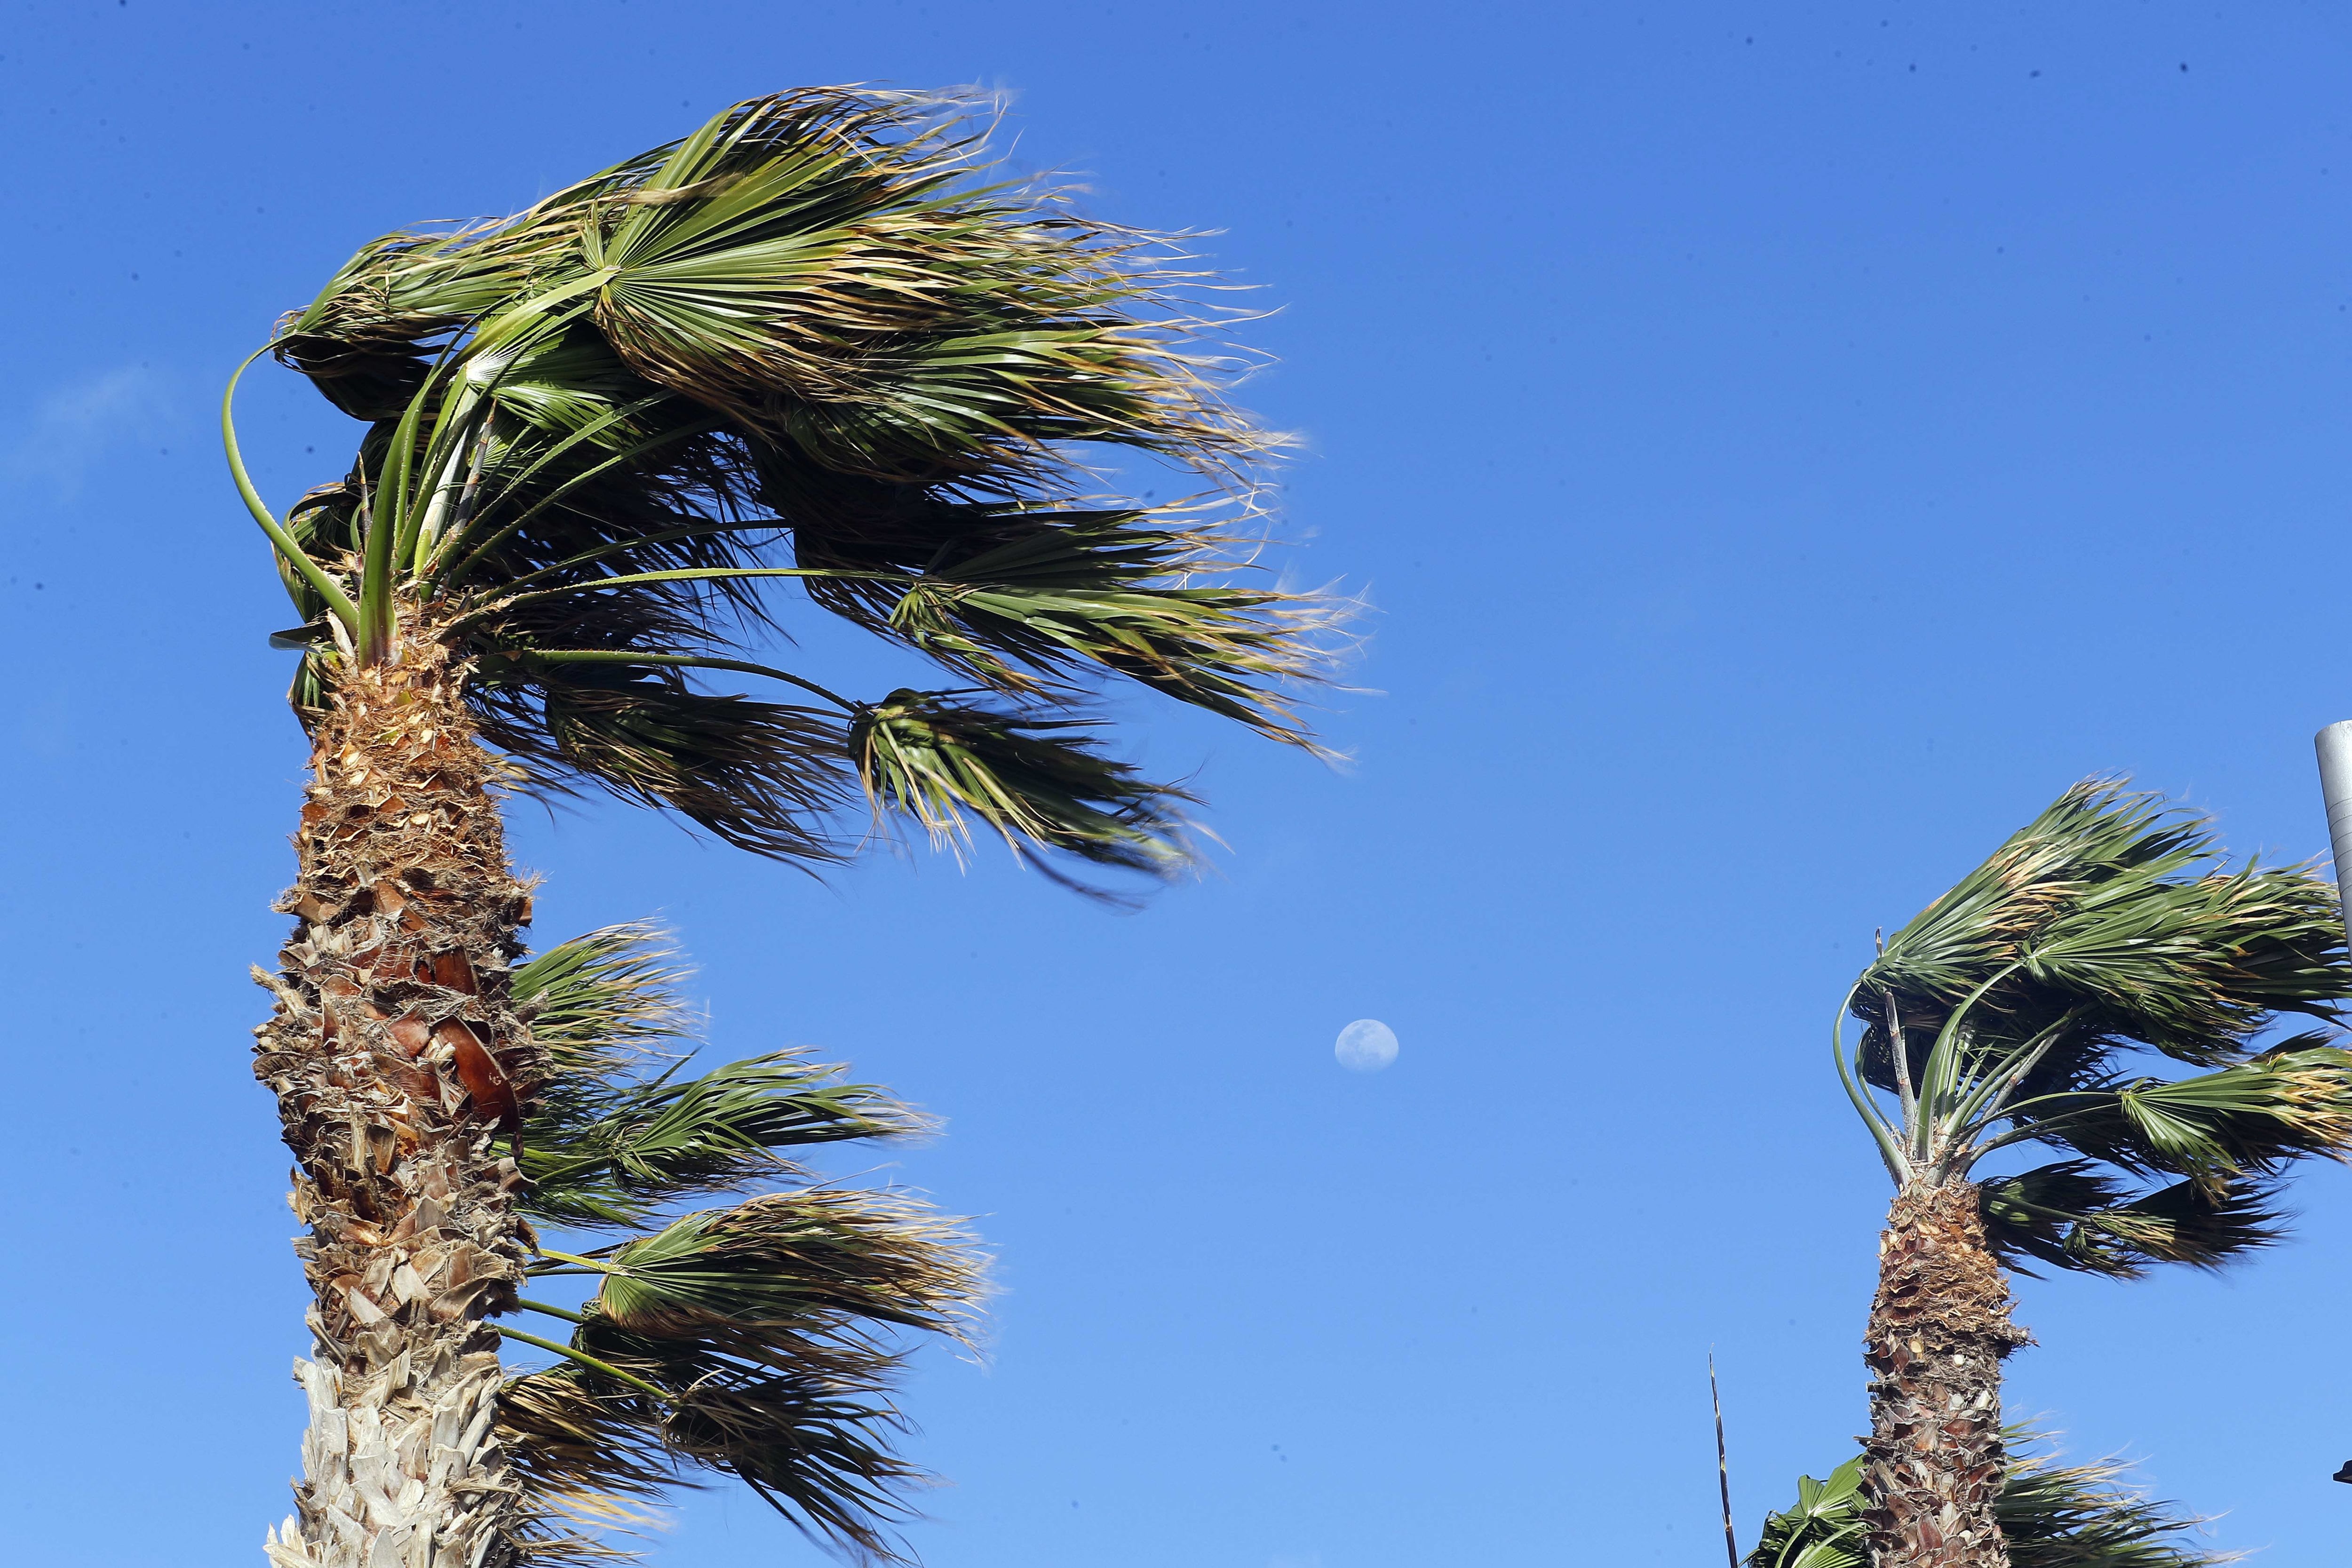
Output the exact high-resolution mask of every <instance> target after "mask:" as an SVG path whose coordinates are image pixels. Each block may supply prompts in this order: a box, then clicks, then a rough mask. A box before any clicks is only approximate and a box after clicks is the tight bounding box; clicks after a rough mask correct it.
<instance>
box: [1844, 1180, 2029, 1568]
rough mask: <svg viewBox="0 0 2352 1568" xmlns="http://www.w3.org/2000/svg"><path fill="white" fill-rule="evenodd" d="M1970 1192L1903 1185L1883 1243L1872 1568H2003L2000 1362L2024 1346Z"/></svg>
mask: <svg viewBox="0 0 2352 1568" xmlns="http://www.w3.org/2000/svg"><path fill="white" fill-rule="evenodd" d="M1978 1202H1979V1200H1978V1195H1977V1189H1976V1186H1975V1185H1974V1184H1972V1183H1968V1182H1952V1183H1948V1184H1945V1185H1942V1186H1927V1185H1925V1184H1920V1185H1914V1186H1909V1187H1906V1188H1904V1189H1903V1190H1902V1191H1901V1192H1900V1193H1898V1194H1895V1206H1894V1208H1893V1209H1892V1210H1891V1211H1890V1212H1889V1213H1888V1215H1887V1218H1886V1233H1885V1236H1884V1237H1881V1238H1880V1240H1879V1248H1878V1250H1879V1260H1878V1297H1877V1300H1874V1301H1873V1302H1872V1303H1871V1309H1870V1331H1869V1335H1868V1338H1867V1340H1866V1342H1865V1343H1864V1360H1865V1361H1867V1362H1868V1363H1869V1365H1870V1370H1871V1373H1872V1381H1871V1385H1870V1438H1869V1442H1868V1445H1867V1455H1868V1462H1867V1463H1866V1465H1865V1466H1864V1472H1863V1488H1862V1490H1863V1499H1864V1502H1865V1504H1866V1505H1867V1510H1866V1512H1865V1515H1864V1517H1865V1518H1866V1519H1867V1520H1868V1521H1869V1525H1870V1561H1871V1564H1872V1568H2008V1563H2009V1548H2008V1546H2007V1545H2006V1543H2004V1542H2003V1541H2002V1540H2001V1534H2000V1526H1999V1524H1997V1523H1996V1522H1995V1521H1994V1519H1993V1500H1994V1499H1995V1498H1997V1497H1999V1496H2000V1488H2001V1482H2002V1479H2003V1477H2004V1475H2005V1474H2006V1470H2005V1466H2004V1463H2003V1461H2004V1456H2003V1454H2002V1452H2001V1441H2000V1363H2001V1360H2002V1358H2003V1357H2005V1356H2007V1355H2008V1354H2009V1352H2011V1351H2013V1350H2015V1349H2016V1348H2017V1347H2018V1346H2019V1345H2021V1344H2024V1343H2026V1342H2028V1336H2027V1335H2026V1334H2025V1332H2024V1331H2022V1330H2021V1329H2019V1328H2018V1327H2017V1326H2016V1325H2015V1324H2013V1323H2011V1321H2010V1317H2009V1309H2010V1298H2009V1286H2008V1283H2007V1282H2006V1281H2005V1280H2004V1279H2002V1278H2001V1272H2000V1264H1999V1263H1998V1262H1997V1261H1996V1260H1995V1259H1994V1258H1993V1256H1992V1254H1991V1253H1990V1251H1988V1250H1987V1249H1986V1247H1985V1237H1984V1219H1983V1216H1982V1215H1981V1213H1980V1212H1979V1207H1978Z"/></svg>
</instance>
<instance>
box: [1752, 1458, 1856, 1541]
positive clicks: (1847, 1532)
mask: <svg viewBox="0 0 2352 1568" xmlns="http://www.w3.org/2000/svg"><path fill="white" fill-rule="evenodd" d="M1862 1459H1863V1457H1862V1456H1861V1455H1860V1454H1856V1455H1855V1456H1854V1457H1853V1458H1851V1459H1848V1460H1847V1461H1846V1462H1845V1463H1844V1464H1843V1465H1840V1466H1839V1467H1838V1468H1836V1469H1834V1470H1832V1471H1831V1472H1830V1473H1829V1478H1828V1479H1826V1480H1818V1481H1817V1480H1815V1479H1813V1478H1812V1477H1811V1476H1799V1477H1798V1478H1797V1501H1796V1504H1795V1506H1794V1507H1791V1508H1787V1509H1783V1510H1780V1512H1779V1513H1773V1514H1767V1515H1766V1516H1765V1519H1764V1529H1763V1531H1762V1532H1761V1534H1760V1535H1759V1537H1758V1539H1757V1542H1756V1550H1754V1551H1753V1552H1749V1553H1748V1558H1747V1568H1862V1563H1863V1559H1864V1557H1865V1556H1866V1555H1868V1551H1867V1547H1866V1545H1865V1538H1866V1536H1867V1534H1868V1526H1866V1525H1865V1524H1864V1522H1863V1517H1862Z"/></svg>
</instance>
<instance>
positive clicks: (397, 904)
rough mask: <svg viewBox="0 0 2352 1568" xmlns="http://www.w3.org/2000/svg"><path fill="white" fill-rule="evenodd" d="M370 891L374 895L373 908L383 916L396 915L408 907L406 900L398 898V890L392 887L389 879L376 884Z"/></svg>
mask: <svg viewBox="0 0 2352 1568" xmlns="http://www.w3.org/2000/svg"><path fill="white" fill-rule="evenodd" d="M371 891H373V893H374V894H375V907H376V908H377V909H378V910H381V911H383V913H385V914H388V915H396V914H398V913H399V912H400V911H401V910H404V909H406V908H407V907H408V900H406V899H404V898H402V897H401V896H400V889H398V888H395V887H394V886H393V885H392V879H390V878H389V877H387V878H385V879H383V881H381V882H378V883H377V884H376V885H375V886H374V888H373V889H371Z"/></svg>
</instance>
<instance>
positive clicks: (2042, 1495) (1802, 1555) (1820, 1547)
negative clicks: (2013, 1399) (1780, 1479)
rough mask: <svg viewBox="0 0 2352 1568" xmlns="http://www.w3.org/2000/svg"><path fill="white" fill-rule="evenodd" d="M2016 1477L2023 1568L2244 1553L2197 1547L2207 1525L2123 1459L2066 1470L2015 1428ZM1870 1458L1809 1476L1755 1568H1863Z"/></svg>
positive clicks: (2008, 1432)
mask: <svg viewBox="0 0 2352 1568" xmlns="http://www.w3.org/2000/svg"><path fill="white" fill-rule="evenodd" d="M2002 1437H2003V1439H2004V1441H2005V1443H2006V1445H2007V1447H2008V1449H2009V1456H2010V1458H2009V1474H2008V1476H2007V1478H2006V1479H2005V1480H2004V1482H2003V1484H2002V1487H2001V1491H2000V1497H1999V1498H1998V1499H1997V1500H1995V1501H1994V1503H1993V1513H1994V1516H1995V1517H1996V1518H1997V1519H1998V1520H1999V1521H2000V1532H2001V1536H2002V1539H2003V1540H2004V1542H2006V1543H2007V1545H2008V1548H2009V1560H2010V1562H2011V1564H2012V1565H2013V1568H2218V1565H2219V1564H2221V1563H2231V1562H2235V1561H2236V1560H2237V1559H2238V1557H2239V1555H2240V1554H2239V1553H2237V1552H2219V1551H2215V1550H2213V1549H2211V1548H2210V1547H2206V1546H2202V1545H2200V1544H2199V1543H2198V1542H2196V1541H2194V1540H2192V1539H2190V1538H2191V1537H2192V1536H2193V1535H2194V1534H2195V1532H2197V1531H2199V1530H2200V1528H2201V1527H2202V1526H2203V1525H2204V1524H2205V1523H2206V1522H2207V1521H2205V1520H2203V1519H2201V1518H2199V1517H2197V1516H2195V1515H2191V1514H2184V1513H2181V1512H2179V1510H2178V1509H2177V1508H2176V1506H2175V1505H2173V1504H2171V1503H2166V1502H2158V1501H2155V1500H2150V1499H2149V1498H2148V1497H2147V1496H2146V1495H2145V1494H2144V1493H2142V1492H2140V1491H2138V1490H2137V1489H2134V1488H2132V1487H2130V1486H2128V1485H2126V1484H2125V1482H2124V1478H2125V1476H2126V1474H2127V1473H2128V1472H2127V1471H2126V1467H2124V1466H2123V1465H2121V1464H2118V1463H2116V1462H2115V1461H2113V1460H2099V1461H2096V1462H2095V1463H2092V1464H2087V1465H2060V1464H2058V1463H2056V1462H2055V1460H2054V1458H2053V1457H2051V1456H2050V1455H2048V1454H2047V1453H2036V1452H2034V1451H2033V1450H2034V1449H2035V1448H2037V1447H2042V1446H2045V1445H2046V1443H2047V1439H2046V1438H2045V1437H2044V1436H2042V1434H2041V1433H2039V1432H2036V1431H2035V1430H2034V1429H2033V1428H2032V1427H2030V1426H2010V1427H2007V1428H2005V1429H2004V1430H2003V1432H2002ZM1862 1466H1863V1457H1862V1456H1861V1455H1859V1454H1857V1455H1856V1456H1854V1457H1853V1458H1851V1459H1848V1460H1847V1461H1846V1462H1845V1463H1844V1464H1843V1465H1841V1466H1839V1467H1838V1468H1836V1469H1835V1470H1833V1471H1832V1472H1831V1473H1830V1477H1829V1479H1827V1480H1825V1481H1817V1480H1815V1479H1812V1478H1811V1476H1802V1477H1800V1478H1799V1479H1798V1481H1797V1494H1798V1495H1797V1502H1796V1505H1795V1506H1794V1507H1792V1508H1790V1509H1787V1510H1782V1511H1780V1512H1779V1513H1775V1514H1771V1515H1769V1516H1768V1517H1767V1518H1766V1520H1765V1521H1764V1530H1763V1532H1762V1536H1761V1538H1760V1539H1759V1541H1758V1542H1757V1545H1756V1549H1755V1550H1754V1551H1753V1552H1749V1553H1748V1557H1747V1560H1746V1563H1747V1568H1862V1563H1863V1561H1864V1557H1865V1555H1866V1549H1865V1546H1864V1537H1865V1526H1864V1520H1863V1498H1862Z"/></svg>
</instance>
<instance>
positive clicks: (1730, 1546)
mask: <svg viewBox="0 0 2352 1568" xmlns="http://www.w3.org/2000/svg"><path fill="white" fill-rule="evenodd" d="M1706 1391H1707V1393H1708V1394H1710V1395H1711V1396H1713V1398H1714V1400H1715V1481H1716V1485H1717V1487H1718V1488H1720V1489H1722V1492H1723V1554H1724V1555H1725V1556H1726V1557H1727V1558H1729V1559H1730V1560H1731V1568H1739V1537H1738V1534H1737V1533H1736V1532H1735V1531H1733V1530H1732V1528H1731V1458H1730V1456H1729V1455H1728V1454H1727V1453H1726V1452H1725V1450H1724V1447H1723V1390H1722V1389H1721V1388H1720V1387H1718V1386H1717V1384H1716V1381H1715V1352H1713V1351H1709V1352H1706Z"/></svg>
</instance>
